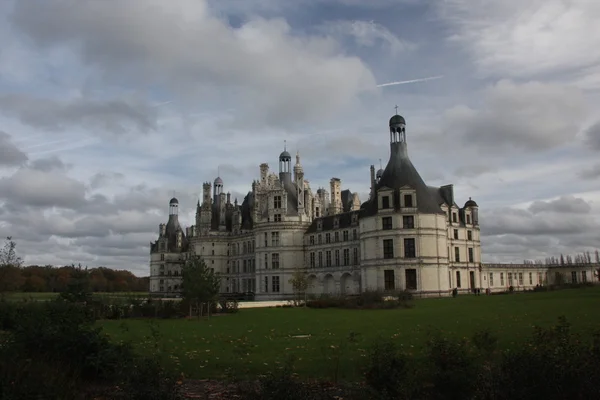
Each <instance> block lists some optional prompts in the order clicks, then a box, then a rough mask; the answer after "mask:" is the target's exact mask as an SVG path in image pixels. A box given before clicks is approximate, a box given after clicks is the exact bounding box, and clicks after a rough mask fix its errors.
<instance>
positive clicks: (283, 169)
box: [279, 144, 292, 184]
mask: <svg viewBox="0 0 600 400" xmlns="http://www.w3.org/2000/svg"><path fill="white" fill-rule="evenodd" d="M291 165H292V156H291V155H290V153H288V151H287V149H286V145H285V144H284V146H283V152H281V154H280V155H279V181H280V182H281V183H282V184H286V183H291V182H292V169H291Z"/></svg>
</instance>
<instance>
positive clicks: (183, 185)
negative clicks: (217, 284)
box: [0, 0, 600, 275]
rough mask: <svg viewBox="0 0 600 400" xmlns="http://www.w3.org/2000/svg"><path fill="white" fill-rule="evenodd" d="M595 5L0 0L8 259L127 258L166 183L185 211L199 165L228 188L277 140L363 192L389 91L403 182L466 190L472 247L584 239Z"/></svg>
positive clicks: (571, 0)
mask: <svg viewBox="0 0 600 400" xmlns="http://www.w3.org/2000/svg"><path fill="white" fill-rule="evenodd" d="M598 20H600V2H598V1H596V0H503V1H495V0H370V1H362V0H294V1H281V0H171V1H164V0H105V1H93V0H44V1H41V0H18V1H17V0H5V1H2V2H0V234H1V235H2V236H7V235H12V236H13V238H14V239H15V240H16V241H17V244H18V249H19V252H20V255H21V256H23V257H24V258H25V261H26V263H27V264H34V263H40V264H70V263H71V262H75V263H79V262H81V263H82V264H84V265H89V266H97V265H105V266H109V267H115V268H125V269H129V270H132V271H133V272H134V273H136V274H138V275H147V274H148V272H147V260H148V251H149V250H148V246H149V243H150V241H152V240H155V239H156V237H157V231H158V224H159V223H161V222H166V215H167V208H168V207H167V203H168V200H169V199H170V197H171V196H172V194H173V193H176V196H177V197H178V198H179V200H180V204H181V208H182V210H181V214H182V215H181V217H180V218H181V220H182V221H183V223H184V224H185V225H189V224H191V223H192V221H193V214H194V212H195V203H196V201H197V198H198V196H199V194H201V191H202V182H204V181H208V180H210V181H212V180H213V179H214V178H215V177H216V176H217V171H218V170H219V171H220V175H221V177H222V178H223V180H224V182H225V188H226V190H227V191H230V192H231V193H232V196H233V197H238V198H241V197H242V196H243V193H247V192H248V191H249V190H250V189H251V182H252V179H255V178H257V177H258V172H259V169H258V166H259V164H260V163H261V162H268V163H270V165H271V168H272V169H275V168H277V157H278V154H279V153H280V152H281V150H282V147H283V141H284V140H286V141H287V143H288V150H290V151H291V152H293V153H295V152H296V151H300V154H301V157H302V163H303V165H304V170H305V173H306V176H307V179H308V180H309V181H310V182H311V186H312V187H313V190H316V189H317V188H318V187H319V186H328V182H329V179H330V178H331V177H332V176H336V177H339V178H340V179H342V184H343V186H344V188H349V189H351V190H352V191H357V192H359V193H360V195H361V200H363V201H364V200H366V196H367V195H366V193H367V192H368V190H369V165H370V164H375V165H378V164H379V159H382V160H383V163H384V164H385V163H386V161H387V159H388V157H389V143H388V140H389V135H388V132H387V121H388V119H389V117H390V116H391V115H392V114H393V113H394V106H395V105H398V107H399V112H400V113H401V114H402V115H403V116H404V117H405V118H406V120H407V140H408V142H409V152H410V155H411V158H412V160H413V163H414V164H415V166H416V167H417V169H418V170H419V172H420V173H421V175H422V176H423V178H424V179H425V181H426V182H427V183H428V184H430V185H443V184H448V183H453V184H454V185H455V197H456V199H457V203H459V204H462V203H464V201H466V200H467V199H468V198H469V197H470V196H471V197H473V199H474V200H476V201H477V202H478V203H479V205H480V207H481V214H482V219H481V225H482V234H483V237H482V245H483V253H484V254H483V257H484V261H486V262H519V261H521V260H523V259H533V258H543V257H546V256H547V255H551V254H560V253H561V252H564V253H576V252H579V251H583V250H595V249H596V248H600V229H598V228H599V220H600V161H599V159H600V157H598V154H599V153H600V112H599V107H598V105H599V104H600V102H599V100H600V52H599V51H598V49H599V48H600V24H598V22H597V21H598ZM433 76H443V77H442V78H439V79H433V80H429V81H425V82H420V83H412V84H406V85H392V86H384V87H378V86H377V85H380V84H384V83H388V82H394V81H403V80H412V79H419V78H426V77H433ZM240 200H241V199H240Z"/></svg>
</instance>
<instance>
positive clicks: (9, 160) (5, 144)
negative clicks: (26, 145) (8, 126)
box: [0, 131, 27, 167]
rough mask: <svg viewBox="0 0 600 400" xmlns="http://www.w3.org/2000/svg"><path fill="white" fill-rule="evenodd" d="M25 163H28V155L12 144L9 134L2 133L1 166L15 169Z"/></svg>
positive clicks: (0, 136) (0, 132)
mask: <svg viewBox="0 0 600 400" xmlns="http://www.w3.org/2000/svg"><path fill="white" fill-rule="evenodd" d="M25 162H27V154H25V153H23V152H22V151H21V150H19V148H18V147H17V146H15V145H14V144H13V143H12V142H11V140H10V135H9V134H8V133H6V132H3V131H0V166H5V167H14V166H18V165H22V164H24V163H25Z"/></svg>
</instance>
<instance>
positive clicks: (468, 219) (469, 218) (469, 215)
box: [467, 214, 471, 224]
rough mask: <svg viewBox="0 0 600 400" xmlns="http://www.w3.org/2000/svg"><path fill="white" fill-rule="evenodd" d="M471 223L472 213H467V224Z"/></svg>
mask: <svg viewBox="0 0 600 400" xmlns="http://www.w3.org/2000/svg"><path fill="white" fill-rule="evenodd" d="M470 223H471V214H467V224H470Z"/></svg>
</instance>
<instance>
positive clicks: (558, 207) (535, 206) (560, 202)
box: [529, 196, 592, 214]
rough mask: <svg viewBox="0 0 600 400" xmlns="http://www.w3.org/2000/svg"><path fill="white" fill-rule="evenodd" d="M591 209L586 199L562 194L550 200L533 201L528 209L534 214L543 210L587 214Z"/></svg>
mask: <svg viewBox="0 0 600 400" xmlns="http://www.w3.org/2000/svg"><path fill="white" fill-rule="evenodd" d="M591 210H592V207H591V206H590V204H589V203H588V202H587V201H585V200H584V199H581V198H577V197H574V196H562V197H560V198H558V199H556V200H552V201H534V202H533V203H532V204H531V205H530V206H529V211H531V212H532V213H534V214H538V213H543V212H555V213H565V214H589V213H590V211H591Z"/></svg>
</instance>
